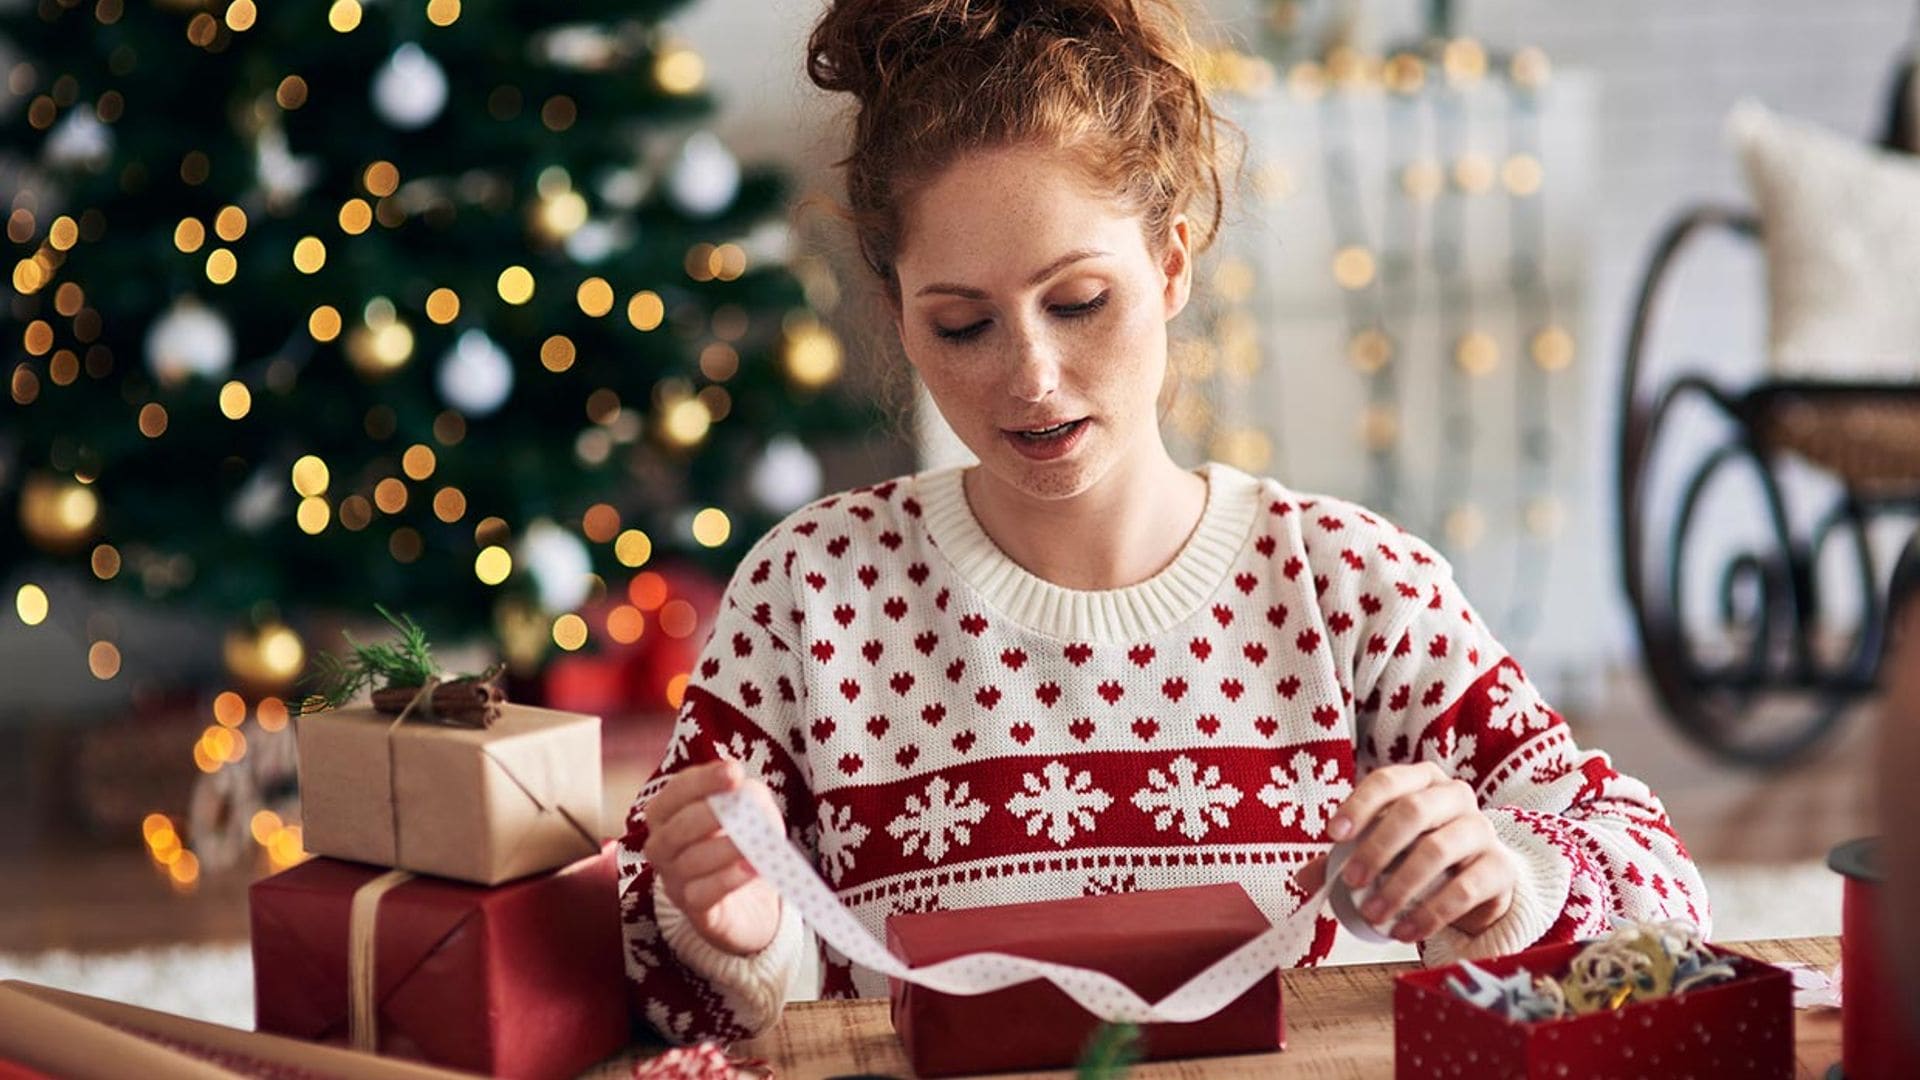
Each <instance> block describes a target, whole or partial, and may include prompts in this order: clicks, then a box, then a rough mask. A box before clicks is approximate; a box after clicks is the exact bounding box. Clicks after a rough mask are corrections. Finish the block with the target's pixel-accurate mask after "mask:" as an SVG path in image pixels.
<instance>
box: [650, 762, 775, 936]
mask: <svg viewBox="0 0 1920 1080" xmlns="http://www.w3.org/2000/svg"><path fill="white" fill-rule="evenodd" d="M740 788H746V789H747V790H748V791H749V792H750V793H751V794H750V795H749V798H750V800H751V801H752V802H754V803H755V804H757V805H758V806H760V807H761V808H762V809H763V810H764V811H765V812H766V813H767V814H768V815H769V817H770V818H771V819H772V821H773V822H774V824H775V826H776V827H777V828H778V830H779V832H780V834H781V835H783V836H784V835H785V834H786V824H785V822H784V821H782V820H781V817H780V810H779V807H778V806H776V805H775V803H774V801H773V793H772V792H770V791H768V790H767V786H766V785H765V784H764V783H761V782H760V781H759V780H749V779H747V777H746V774H745V772H744V770H742V769H741V767H740V763H739V762H736V761H728V760H725V759H722V760H719V761H711V762H708V763H707V764H705V765H697V766H694V767H693V768H690V769H687V770H685V771H683V772H681V773H679V774H677V775H675V776H674V778H673V779H672V780H669V781H667V785H666V786H665V787H663V788H661V789H660V791H659V793H658V794H656V795H655V796H654V797H653V799H652V800H651V801H650V802H648V803H647V810H646V817H647V843H646V846H645V847H643V848H642V849H641V854H642V855H643V856H644V857H645V858H646V860H647V862H648V863H650V864H652V866H653V869H654V873H656V874H658V875H659V877H660V887H661V889H662V890H663V891H665V893H666V895H667V899H668V900H670V901H672V902H673V905H674V906H675V907H677V908H679V909H680V911H681V912H682V913H684V914H685V915H686V917H687V920H688V922H689V923H691V924H692V926H693V928H694V929H695V930H697V931H699V933H700V936H701V937H703V938H706V939H707V940H708V941H709V942H711V943H712V944H713V945H714V947H716V948H718V949H721V950H723V951H725V952H729V953H732V954H734V955H735V956H751V955H753V954H754V953H757V952H759V951H760V950H762V949H764V948H766V947H767V946H768V945H769V944H771V943H772V942H773V936H774V933H775V932H776V931H777V930H778V929H779V927H780V894H779V893H778V892H777V891H775V890H774V888H773V886H772V885H770V884H768V883H767V881H766V880H765V879H764V878H762V877H761V876H760V875H759V873H758V872H757V871H755V870H754V868H753V866H752V865H751V864H749V863H748V862H747V860H746V859H745V858H744V857H743V856H742V855H741V854H740V849H739V848H737V847H735V846H734V844H733V840H732V838H730V837H728V836H727V833H726V830H724V829H722V828H721V827H720V820H719V819H718V818H717V817H715V816H714V813H713V810H712V808H710V807H709V806H708V805H707V796H709V795H717V794H720V793H721V792H726V791H734V790H737V789H740Z"/></svg>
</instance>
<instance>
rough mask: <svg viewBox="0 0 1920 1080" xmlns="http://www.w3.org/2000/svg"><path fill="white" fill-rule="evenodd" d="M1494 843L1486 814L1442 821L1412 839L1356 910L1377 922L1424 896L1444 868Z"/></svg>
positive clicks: (1465, 859)
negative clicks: (1410, 844)
mask: <svg viewBox="0 0 1920 1080" xmlns="http://www.w3.org/2000/svg"><path fill="white" fill-rule="evenodd" d="M1497 843H1499V841H1498V840H1496V839H1495V838H1494V835H1493V830H1492V828H1490V827H1489V826H1488V825H1487V823H1486V818H1484V817H1482V816H1481V815H1479V814H1473V815H1471V816H1466V817H1456V818H1454V819H1453V820H1451V821H1448V822H1446V823H1444V824H1442V825H1441V826H1440V827H1439V828H1437V829H1434V830H1432V831H1430V832H1428V833H1427V834H1426V835H1424V836H1422V837H1420V838H1419V839H1418V840H1417V841H1415V842H1414V844H1413V845H1412V846H1411V847H1410V848H1408V849H1407V852H1406V854H1405V855H1404V856H1403V857H1402V858H1401V859H1400V864H1399V865H1398V866H1396V867H1394V868H1393V869H1392V870H1391V871H1389V872H1388V873H1386V874H1385V875H1383V876H1382V877H1381V878H1380V879H1379V882H1378V884H1376V885H1375V886H1374V889H1373V895H1372V896H1369V897H1368V898H1367V900H1366V902H1365V903H1364V904H1361V905H1360V914H1361V915H1363V916H1365V917H1366V920H1367V921H1368V922H1370V923H1374V924H1379V923H1380V922H1381V921H1382V920H1384V919H1386V918H1388V917H1390V916H1392V915H1394V914H1395V913H1397V912H1400V911H1402V910H1403V909H1405V908H1406V907H1407V906H1408V905H1410V904H1412V903H1413V902H1414V901H1415V900H1417V899H1420V898H1422V897H1424V896H1425V895H1426V893H1427V891H1428V890H1429V889H1431V888H1433V887H1434V885H1435V884H1436V883H1438V882H1439V881H1440V879H1441V878H1442V876H1443V875H1445V874H1446V873H1447V872H1448V871H1450V870H1452V869H1453V868H1454V867H1456V866H1460V865H1461V864H1463V863H1466V862H1468V861H1471V860H1472V859H1475V858H1477V857H1479V855H1480V854H1481V853H1483V852H1485V851H1486V850H1487V849H1488V848H1489V847H1490V846H1492V845H1494V844H1497Z"/></svg>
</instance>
